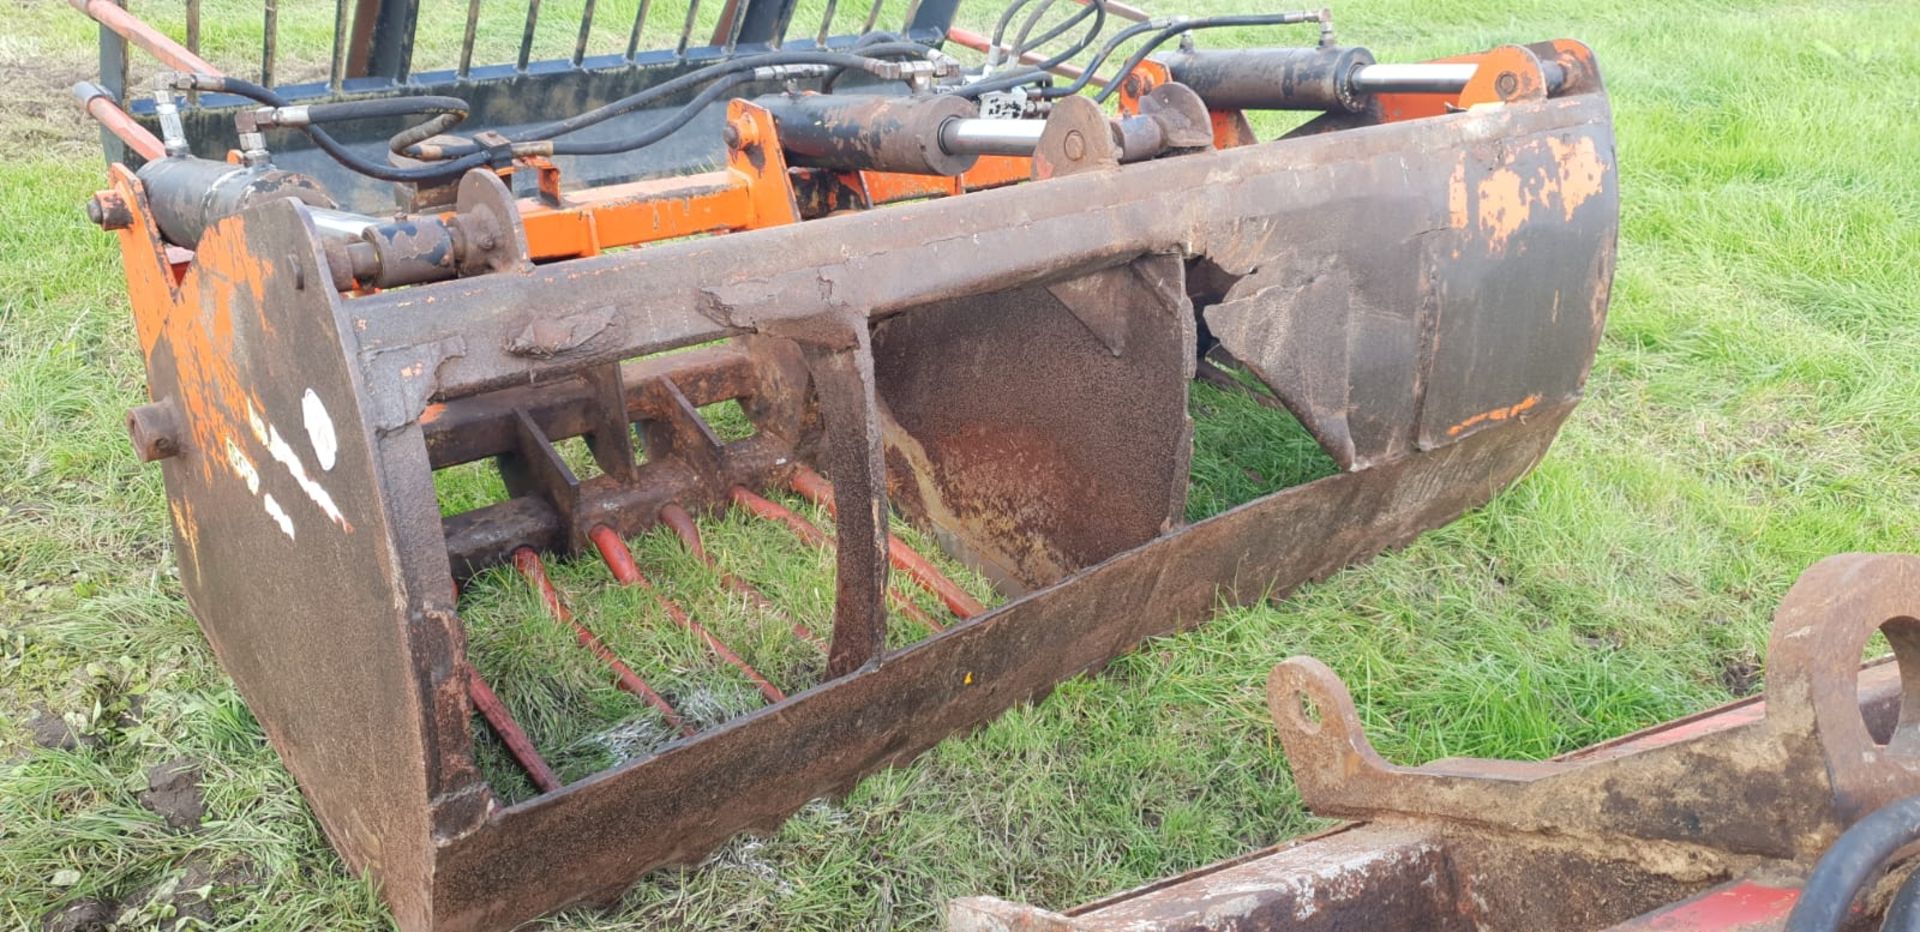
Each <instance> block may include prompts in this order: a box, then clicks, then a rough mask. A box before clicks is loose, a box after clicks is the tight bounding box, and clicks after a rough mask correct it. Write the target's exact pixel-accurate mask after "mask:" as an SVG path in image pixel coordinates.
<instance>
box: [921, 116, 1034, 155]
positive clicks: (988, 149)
mask: <svg viewBox="0 0 1920 932" xmlns="http://www.w3.org/2000/svg"><path fill="white" fill-rule="evenodd" d="M1046 128H1047V121H1045V120H983V119H975V118H963V119H955V120H948V121H947V122H945V123H943V124H941V125H940V148H941V149H944V150H946V151H947V153H949V154H951V155H1032V154H1033V148H1034V147H1035V146H1037V145H1039V144H1040V133H1041V132H1042V131H1044V130H1045V129H1046Z"/></svg>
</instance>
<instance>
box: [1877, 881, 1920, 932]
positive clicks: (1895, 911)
mask: <svg viewBox="0 0 1920 932" xmlns="http://www.w3.org/2000/svg"><path fill="white" fill-rule="evenodd" d="M1880 932H1920V870H1916V871H1914V872H1913V873H1911V874H1908V875H1907V879H1906V880H1904V881H1902V882H1901V883H1900V892H1898V893H1895V894H1894V895H1893V902H1892V903H1890V904H1888V905H1887V914H1886V915H1885V916H1883V917H1881V919H1880Z"/></svg>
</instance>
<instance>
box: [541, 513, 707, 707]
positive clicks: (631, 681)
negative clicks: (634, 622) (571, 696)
mask: <svg viewBox="0 0 1920 932" xmlns="http://www.w3.org/2000/svg"><path fill="white" fill-rule="evenodd" d="M513 568H514V569H517V570H519V571H520V575H521V576H523V577H525V578H526V580H527V582H528V583H529V584H530V585H532V586H533V589H534V591H535V592H538V593H539V594H540V600H541V601H542V602H545V603H546V606H547V614H549V615H552V616H553V620H554V621H557V622H559V623H561V624H564V625H566V626H567V627H569V628H572V629H573V636H574V637H575V638H578V639H579V641H580V644H581V646H583V647H585V648H586V649H588V650H590V651H593V654H594V656H596V657H599V658H600V659H601V660H603V661H606V664H607V666H609V667H611V668H613V675H614V679H615V681H616V682H618V683H619V684H620V688H621V689H624V690H626V691H627V692H630V693H632V694H634V695H636V696H639V697H640V698H641V699H643V700H645V701H646V703H647V704H648V705H650V706H653V708H654V711H656V712H659V713H660V716H661V717H662V718H664V719H666V720H667V724H668V725H671V726H672V727H674V728H675V729H677V730H679V732H680V733H681V734H683V735H687V736H689V737H691V736H692V735H693V734H694V731H695V729H694V728H693V726H691V725H689V724H687V721H686V719H684V718H681V717H680V713H679V711H678V710H676V709H674V707H673V706H672V705H671V704H669V703H668V702H667V700H666V699H665V698H663V697H662V696H661V695H660V694H659V693H657V692H654V690H653V687H651V686H648V685H647V681H646V680H643V679H641V678H640V674H638V673H635V672H633V670H632V668H630V667H628V666H627V665H626V664H624V663H621V662H620V658H619V657H616V656H614V655H613V651H612V650H610V649H609V648H608V647H607V645H606V644H605V642H603V641H601V640H600V638H599V636H598V635H596V634H594V633H593V632H592V631H589V630H587V627H586V626H585V625H583V624H581V623H579V622H577V621H575V620H573V613H572V612H570V611H567V606H566V605H565V604H563V603H562V602H561V601H560V593H558V592H556V591H554V588H553V581H552V580H549V579H548V578H547V568H546V567H545V566H542V565H541V564H540V554H538V553H535V552H534V550H533V548H532V547H521V548H520V549H518V550H515V551H514V552H513Z"/></svg>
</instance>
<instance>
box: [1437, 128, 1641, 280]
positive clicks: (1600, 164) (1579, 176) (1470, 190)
mask: <svg viewBox="0 0 1920 932" xmlns="http://www.w3.org/2000/svg"><path fill="white" fill-rule="evenodd" d="M1541 143H1543V144H1544V145H1545V147H1546V149H1547V152H1548V153H1549V154H1550V155H1551V156H1552V157H1551V158H1550V159H1548V160H1547V163H1546V165H1547V167H1545V168H1543V169H1534V170H1531V171H1527V172H1524V173H1523V172H1521V171H1520V170H1518V169H1515V168H1514V167H1512V166H1513V162H1514V161H1515V160H1514V159H1509V160H1508V162H1507V163H1506V164H1503V165H1500V166H1497V167H1495V168H1492V169H1491V170H1489V171H1488V172H1487V173H1486V175H1485V176H1484V177H1482V178H1480V179H1479V181H1478V182H1477V183H1472V184H1469V182H1468V178H1467V158H1466V157H1462V159H1461V162H1460V163H1459V164H1458V165H1457V166H1455V167H1454V170H1453V175H1452V176H1451V177H1450V178H1449V179H1448V187H1447V215H1448V221H1449V223H1450V224H1451V225H1452V226H1453V228H1454V229H1456V230H1469V229H1471V230H1475V231H1476V232H1477V233H1478V234H1479V235H1480V236H1481V237H1483V238H1485V240H1486V242H1487V246H1488V248H1489V249H1490V250H1492V251H1494V252H1498V251H1501V250H1503V249H1505V248H1506V245H1507V241H1508V240H1509V239H1511V238H1512V236H1513V234H1514V233H1516V232H1518V231H1519V230H1520V228H1521V227H1523V226H1525V225H1526V224H1527V222H1528V221H1529V220H1531V219H1532V218H1533V214H1534V211H1535V210H1554V211H1557V212H1559V213H1560V215H1561V216H1563V217H1565V218H1566V219H1567V220H1568V221H1571V220H1573V215H1574V212H1575V211H1577V210H1579V209H1580V206H1581V205H1583V204H1585V203H1586V202H1588V201H1590V200H1592V199H1593V198H1595V197H1598V196H1599V195H1600V194H1601V192H1603V191H1604V190H1606V183H1607V165H1606V162H1605V160H1604V159H1602V158H1601V155H1600V149H1599V147H1598V145H1597V144H1596V143H1595V142H1594V140H1593V137H1591V136H1582V137H1580V138H1578V139H1571V140H1569V139H1563V138H1558V137H1549V138H1547V139H1545V140H1543V141H1541ZM1541 143H1536V145H1538V144H1541ZM1536 151H1537V150H1536Z"/></svg>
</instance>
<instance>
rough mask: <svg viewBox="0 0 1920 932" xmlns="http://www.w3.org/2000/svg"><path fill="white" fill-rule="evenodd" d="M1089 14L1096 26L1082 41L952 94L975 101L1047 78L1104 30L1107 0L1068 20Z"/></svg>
mask: <svg viewBox="0 0 1920 932" xmlns="http://www.w3.org/2000/svg"><path fill="white" fill-rule="evenodd" d="M1089 13H1091V14H1092V15H1093V25H1092V26H1091V27H1089V28H1088V29H1087V33H1086V35H1083V36H1081V37H1080V41H1078V42H1075V43H1074V44H1072V45H1070V46H1068V47H1067V48H1065V49H1062V50H1061V51H1059V52H1058V53H1056V54H1054V55H1051V56H1048V57H1047V58H1046V59H1044V60H1042V61H1040V62H1038V63H1037V64H1035V65H1034V66H1033V67H1031V68H1025V69H1022V70H1019V71H1011V72H1008V73H1006V74H1003V75H994V76H993V77H990V78H986V79H984V80H980V81H975V82H973V83H972V84H963V85H961V86H959V87H956V88H954V89H953V90H952V91H950V92H949V93H952V94H953V95H954V96H956V97H962V98H965V99H968V100H973V99H976V98H978V97H979V96H980V95H981V94H986V93H990V92H993V91H1004V90H1009V89H1011V88H1015V87H1019V86H1020V85H1022V84H1027V83H1029V82H1032V81H1037V80H1039V79H1041V78H1043V77H1045V76H1046V75H1047V72H1049V71H1050V70H1052V69H1053V68H1054V66H1056V65H1059V64H1060V63H1061V62H1064V61H1066V60H1067V59H1069V58H1072V57H1073V56H1075V55H1078V54H1080V53H1081V52H1082V51H1083V50H1085V49H1086V47H1087V46H1089V45H1092V44H1093V40H1094V39H1095V38H1096V37H1098V36H1099V35H1100V30H1101V29H1102V28H1104V27H1105V26H1106V24H1107V3H1106V0H1090V2H1089V3H1088V4H1087V5H1086V6H1085V7H1083V8H1082V9H1081V11H1080V12H1078V13H1075V14H1074V15H1072V16H1070V17H1068V18H1067V19H1068V21H1069V22H1078V21H1080V20H1081V19H1084V18H1085V17H1086V16H1087V15H1088V14H1089ZM1083 74H1084V73H1083Z"/></svg>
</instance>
